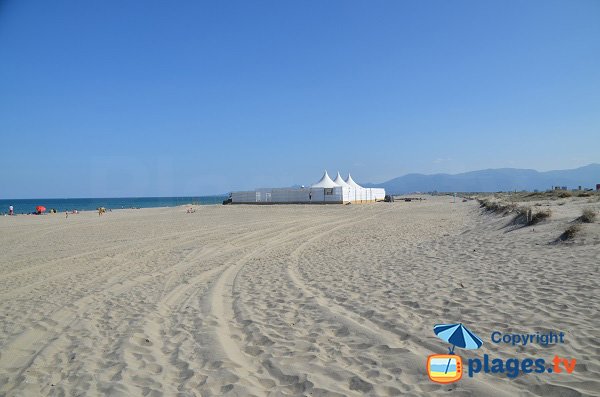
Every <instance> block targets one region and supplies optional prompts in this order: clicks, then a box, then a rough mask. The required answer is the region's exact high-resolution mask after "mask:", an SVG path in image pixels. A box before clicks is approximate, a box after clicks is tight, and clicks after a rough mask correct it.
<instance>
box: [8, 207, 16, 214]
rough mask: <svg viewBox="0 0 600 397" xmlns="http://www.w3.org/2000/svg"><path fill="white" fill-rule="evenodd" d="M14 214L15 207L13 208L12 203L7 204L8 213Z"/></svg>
mask: <svg viewBox="0 0 600 397" xmlns="http://www.w3.org/2000/svg"><path fill="white" fill-rule="evenodd" d="M14 214H15V209H14V208H13V206H12V205H9V206H8V215H14Z"/></svg>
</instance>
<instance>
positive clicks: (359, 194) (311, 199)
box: [231, 171, 385, 204]
mask: <svg viewBox="0 0 600 397" xmlns="http://www.w3.org/2000/svg"><path fill="white" fill-rule="evenodd" d="M384 197H385V189H373V188H363V187H362V186H360V185H359V184H357V183H356V182H354V180H353V179H352V176H351V175H350V174H348V178H346V180H344V179H342V176H341V175H340V173H339V172H338V173H337V176H336V178H335V180H332V179H331V178H330V177H329V174H328V173H327V171H325V173H324V174H323V176H322V177H321V179H320V180H319V181H318V182H317V183H315V184H313V185H311V186H310V187H302V188H297V189H293V188H283V189H278V188H272V189H271V188H269V189H257V190H253V191H246V192H233V193H231V203H232V204H345V203H373V202H375V201H380V200H383V199H384Z"/></svg>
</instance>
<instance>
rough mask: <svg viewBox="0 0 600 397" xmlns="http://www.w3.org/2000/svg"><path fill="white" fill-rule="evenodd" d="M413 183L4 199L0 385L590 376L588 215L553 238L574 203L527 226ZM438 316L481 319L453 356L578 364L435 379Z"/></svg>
mask: <svg viewBox="0 0 600 397" xmlns="http://www.w3.org/2000/svg"><path fill="white" fill-rule="evenodd" d="M425 198H426V200H424V201H420V202H410V203H408V202H396V203H392V204H388V203H378V204H372V205H349V206H337V205H331V206H320V205H314V206H301V205H290V206H202V207H198V208H197V211H196V212H195V213H191V214H187V213H186V212H185V209H182V208H161V209H143V210H123V211H113V212H112V213H108V214H106V215H104V216H102V217H98V215H97V214H94V213H82V214H80V215H73V216H69V218H67V219H65V218H64V217H63V216H61V215H46V216H39V217H36V216H17V217H2V218H0V247H1V253H0V396H4V395H6V396H25V395H32V396H34V395H49V396H60V395H67V396H68V395H90V396H93V395H111V396H119V395H120V396H161V395H162V396H208V395H240V396H247V395H256V396H263V395H290V396H292V395H294V396H295V395H307V396H336V395H355V396H359V395H378V396H387V395H414V396H417V395H432V394H436V395H453V396H455V395H460V396H482V395H484V396H485V395H489V396H498V395H500V396H501V395H505V396H514V395H520V396H534V395H537V396H550V395H553V396H579V395H600V381H599V379H600V362H599V358H598V357H600V315H599V313H598V308H599V307H600V276H599V274H600V273H599V266H600V232H599V230H598V227H599V225H598V224H597V223H595V224H591V225H586V226H585V228H584V229H583V231H582V232H581V233H582V234H581V238H580V239H578V240H576V241H575V242H574V243H569V244H563V243H561V244H549V242H551V241H552V240H553V239H555V238H556V237H557V236H558V235H559V234H560V231H561V230H563V229H564V227H565V225H567V224H568V222H570V221H571V220H572V219H571V218H573V216H574V215H573V214H574V211H575V209H577V208H579V207H577V206H578V205H579V204H577V203H567V204H566V205H563V206H561V208H560V209H558V210H557V211H555V212H554V215H553V217H552V218H551V219H549V220H547V221H545V222H543V223H542V224H539V225H536V226H535V231H532V228H527V227H525V228H519V229H514V230H513V228H506V227H505V226H506V224H507V223H508V222H509V221H510V219H508V217H504V218H503V217H498V216H492V215H488V214H484V213H482V210H481V209H480V208H479V206H478V205H477V202H476V201H467V202H462V201H460V200H457V202H456V203H452V201H453V199H452V198H450V197H447V196H445V197H430V196H426V197H425ZM569 208H572V210H570V209H569ZM569 211H571V212H569ZM440 322H443V323H454V322H462V323H464V324H467V325H468V326H469V327H470V328H471V329H472V330H473V331H475V332H476V333H477V334H478V335H479V336H481V337H482V339H484V345H483V346H482V348H481V349H479V350H477V351H464V350H463V351H460V352H458V350H457V352H458V353H459V354H462V355H463V359H465V360H466V359H468V358H469V357H482V356H483V354H489V355H490V356H492V357H494V358H495V357H498V358H503V359H504V360H506V359H508V358H513V357H517V358H521V359H522V358H527V357H532V358H535V357H542V358H546V359H548V360H550V359H551V358H552V357H553V356H554V355H555V354H558V355H560V356H562V357H570V358H576V359H577V365H576V366H575V370H574V371H573V373H571V374H566V373H563V374H546V373H544V374H527V375H521V376H519V377H517V378H516V379H509V378H507V377H506V376H502V375H501V374H483V373H482V374H476V375H475V376H474V377H473V378H469V377H468V376H466V375H465V376H464V377H463V379H462V380H461V381H460V382H458V383H455V384H450V385H441V384H436V383H433V382H431V381H430V380H429V378H428V376H427V372H426V368H425V362H426V359H427V356H428V355H430V354H433V353H442V354H443V353H446V352H447V347H448V346H447V344H445V343H444V342H443V341H441V340H439V339H438V338H437V337H436V336H435V335H434V334H433V331H432V328H433V325H434V324H436V323H440ZM496 330H497V331H501V332H506V333H511V332H514V333H517V332H523V333H530V332H533V333H535V332H538V331H539V332H547V331H550V330H554V331H562V332H565V334H566V336H565V343H564V344H560V345H556V346H548V347H544V346H540V345H531V346H526V347H519V346H511V345H506V344H493V343H491V342H490V334H491V332H493V331H496Z"/></svg>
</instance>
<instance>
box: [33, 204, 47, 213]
mask: <svg viewBox="0 0 600 397" xmlns="http://www.w3.org/2000/svg"><path fill="white" fill-rule="evenodd" d="M35 211H36V212H37V213H38V214H41V213H42V212H45V211H46V207H44V206H43V205H38V206H37V207H35Z"/></svg>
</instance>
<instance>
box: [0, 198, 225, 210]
mask: <svg viewBox="0 0 600 397" xmlns="http://www.w3.org/2000/svg"><path fill="white" fill-rule="evenodd" d="M226 198H227V196H224V195H223V196H197V197H123V198H65V199H18V200H4V199H3V200H0V214H2V213H8V206H9V205H12V206H13V207H14V210H15V214H27V213H30V212H34V211H35V207H37V206H38V205H42V206H44V207H46V212H48V211H50V209H52V208H54V209H56V210H57V211H59V212H65V211H72V210H78V211H95V210H96V208H98V207H105V208H106V209H122V208H154V207H175V206H178V205H185V204H196V205H210V204H221V203H222V202H223V200H225V199H226Z"/></svg>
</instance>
